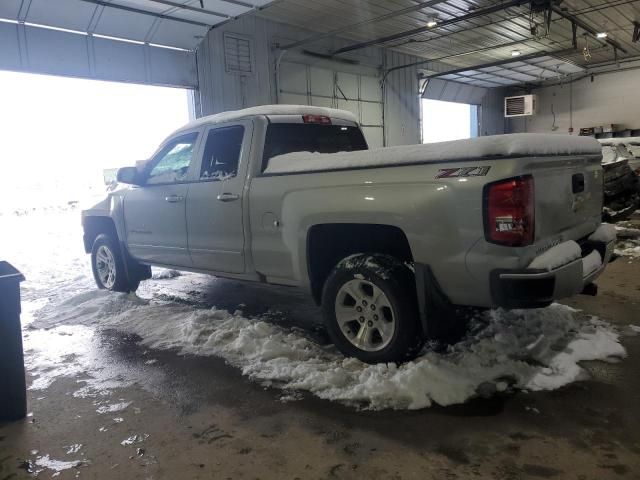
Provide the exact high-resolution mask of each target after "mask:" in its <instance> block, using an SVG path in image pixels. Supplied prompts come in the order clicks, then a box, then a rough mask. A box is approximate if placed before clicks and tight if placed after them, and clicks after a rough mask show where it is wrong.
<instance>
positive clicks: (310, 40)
mask: <svg viewBox="0 0 640 480" xmlns="http://www.w3.org/2000/svg"><path fill="white" fill-rule="evenodd" d="M446 1H447V0H431V1H429V2H420V3H418V4H417V5H413V6H411V7H407V8H403V9H401V10H395V11H393V12H389V13H386V14H384V15H380V16H378V17H374V18H369V19H367V20H363V21H361V22H356V23H352V24H351V25H347V26H344V27H340V28H336V29H335V30H331V31H330V32H326V33H319V34H317V35H313V36H311V37H309V38H305V39H304V40H300V41H298V42H293V43H288V44H286V45H282V46H281V47H280V49H281V50H290V49H292V48H297V47H301V46H303V45H307V44H309V43H313V42H317V41H319V40H323V39H325V38H329V37H333V36H335V35H339V34H341V33H344V32H350V31H352V30H353V29H354V28H358V27H362V26H364V25H370V24H372V23H376V22H382V21H384V20H388V19H390V18H395V17H399V16H400V15H405V14H407V13H412V12H416V11H418V10H422V9H423V8H429V7H433V6H434V5H437V4H439V3H445V2H446Z"/></svg>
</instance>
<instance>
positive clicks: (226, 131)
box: [200, 125, 244, 180]
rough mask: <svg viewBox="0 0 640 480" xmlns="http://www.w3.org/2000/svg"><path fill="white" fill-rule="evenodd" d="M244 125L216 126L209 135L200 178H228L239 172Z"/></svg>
mask: <svg viewBox="0 0 640 480" xmlns="http://www.w3.org/2000/svg"><path fill="white" fill-rule="evenodd" d="M243 138H244V127H243V126H242V125H233V126H229V127H220V128H214V129H212V130H210V131H209V134H208V135H207V142H206V144H205V147H204V154H203V157H202V165H201V167H200V180H228V179H230V178H233V177H235V176H236V175H237V174H238V164H239V162H240V152H241V150H242V139H243Z"/></svg>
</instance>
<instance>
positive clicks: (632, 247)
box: [615, 221, 640, 257]
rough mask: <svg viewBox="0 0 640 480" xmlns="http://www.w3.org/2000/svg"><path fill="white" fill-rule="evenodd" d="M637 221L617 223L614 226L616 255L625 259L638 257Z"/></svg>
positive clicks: (639, 253)
mask: <svg viewBox="0 0 640 480" xmlns="http://www.w3.org/2000/svg"><path fill="white" fill-rule="evenodd" d="M637 226H638V224H637V221H625V222H618V223H617V224H616V233H617V235H618V241H617V242H616V249H615V253H616V255H621V256H625V257H640V229H638V228H636V227H637Z"/></svg>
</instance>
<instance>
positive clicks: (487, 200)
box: [484, 175, 535, 247]
mask: <svg viewBox="0 0 640 480" xmlns="http://www.w3.org/2000/svg"><path fill="white" fill-rule="evenodd" d="M484 234H485V238H486V239H487V241H488V242H491V243H498V244H500V245H508V246H510V247H524V246H526V245H531V244H532V243H533V240H534V238H535V192H534V183H533V177H532V176H530V175H526V176H523V177H516V178H510V179H508V180H501V181H499V182H494V183H490V184H488V185H487V186H485V187H484Z"/></svg>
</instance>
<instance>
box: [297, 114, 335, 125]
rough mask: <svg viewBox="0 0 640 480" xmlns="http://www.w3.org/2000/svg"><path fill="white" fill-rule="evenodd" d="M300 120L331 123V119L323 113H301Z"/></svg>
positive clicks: (324, 123) (322, 123)
mask: <svg viewBox="0 0 640 480" xmlns="http://www.w3.org/2000/svg"><path fill="white" fill-rule="evenodd" d="M302 121H303V122H304V123H319V124H321V125H331V119H330V118H329V117H325V116H324V115H303V116H302Z"/></svg>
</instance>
